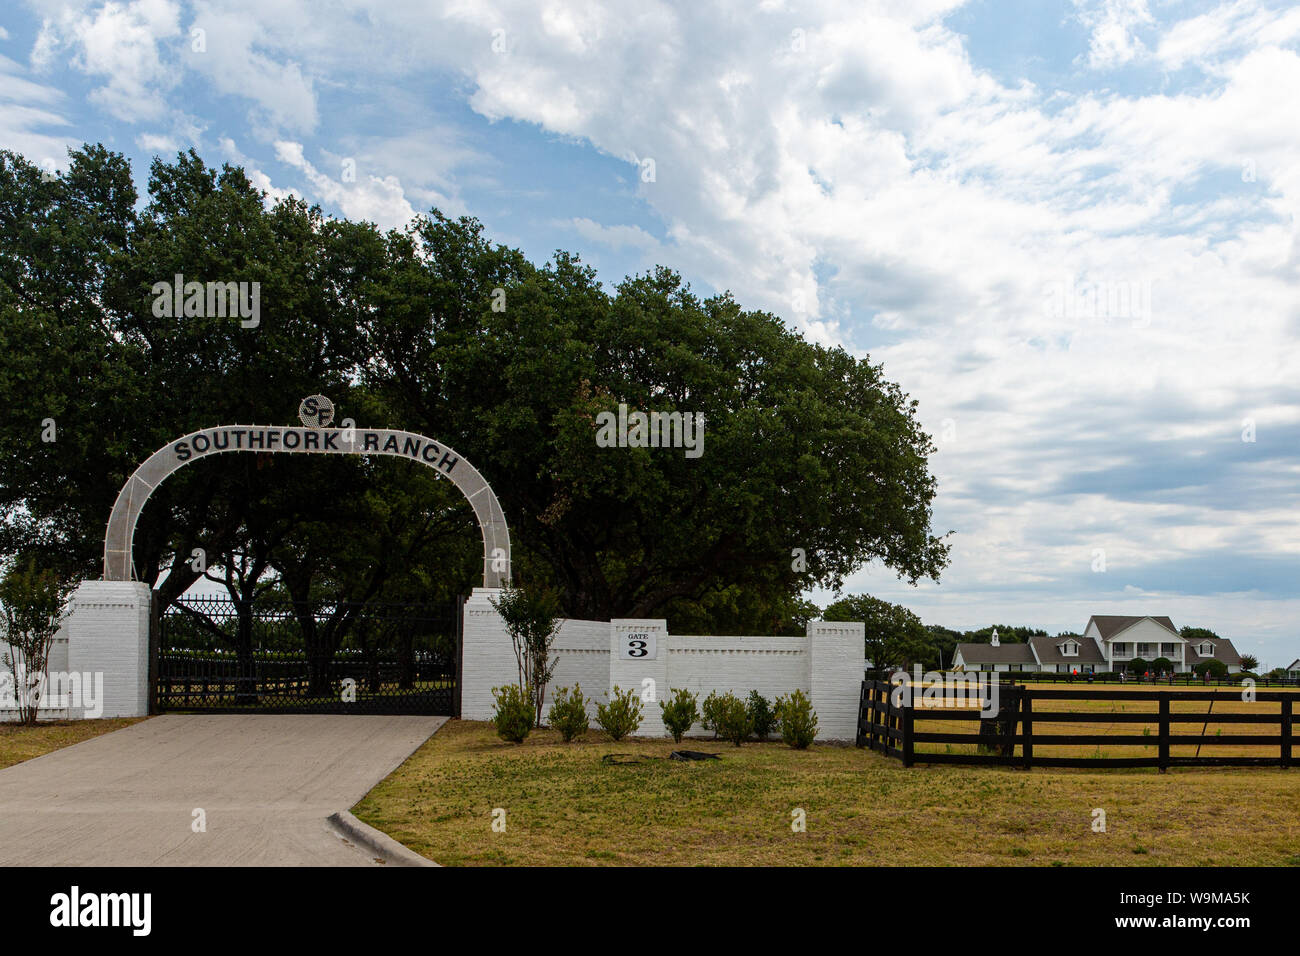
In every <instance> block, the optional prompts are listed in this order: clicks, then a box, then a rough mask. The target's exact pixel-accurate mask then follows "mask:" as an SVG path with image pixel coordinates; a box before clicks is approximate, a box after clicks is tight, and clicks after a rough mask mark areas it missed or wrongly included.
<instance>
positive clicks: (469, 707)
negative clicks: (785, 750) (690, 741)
mask: <svg viewBox="0 0 1300 956" xmlns="http://www.w3.org/2000/svg"><path fill="white" fill-rule="evenodd" d="M481 590H482V589H478V590H476V591H475V592H474V597H472V598H471V599H470V601H469V602H467V603H466V606H465V614H466V616H465V628H464V632H465V637H464V664H463V674H464V677H463V681H464V683H463V685H462V689H461V714H462V716H463V717H465V718H466V719H467V720H487V719H489V718H490V717H491V716H492V709H493V704H492V694H491V689H492V688H493V687H499V686H501V685H502V684H506V683H511V682H513V681H515V680H517V679H518V672H517V668H516V665H515V657H514V651H513V649H512V648H511V645H510V637H509V635H508V634H507V633H506V630H505V627H504V625H503V624H502V622H501V620H500V618H499V617H498V616H497V615H496V613H495V611H493V609H492V608H491V606H490V605H489V604H488V603H487V595H488V594H493V595H495V594H496V593H498V592H495V591H492V592H487V591H482V593H481V594H480V592H481ZM628 631H647V632H650V633H653V634H655V635H656V638H657V641H658V649H657V655H656V659H655V660H654V661H647V660H639V661H632V660H624V659H622V658H621V657H620V656H619V653H620V648H621V646H622V640H623V638H622V635H623V634H624V633H626V632H628ZM863 632H864V628H863V625H862V624H861V623H827V622H821V621H818V622H814V623H812V624H809V625H808V634H807V635H806V636H803V637H749V636H742V637H697V636H684V635H676V634H669V633H668V628H667V625H666V622H664V621H663V620H615V621H609V622H605V621H575V620H566V621H565V622H564V623H563V625H562V626H561V629H560V634H559V636H558V637H557V638H556V643H555V654H556V656H557V657H558V658H559V662H558V664H557V665H556V669H555V674H554V677H553V679H552V681H551V685H550V687H549V688H548V691H547V694H548V696H547V700H548V701H549V700H550V699H551V697H550V695H551V693H552V692H553V691H554V690H555V689H556V688H558V687H572V686H573V684H574V683H576V682H580V683H581V685H582V690H583V693H584V694H585V695H586V696H587V697H588V698H589V699H593V700H600V701H605V700H608V699H609V691H610V689H611V688H612V687H613V686H614V685H615V684H617V685H618V686H619V687H620V688H622V689H623V690H628V689H632V690H636V691H637V692H638V693H639V692H640V690H641V687H642V681H643V680H644V679H645V678H647V677H649V678H652V679H653V680H654V681H655V691H656V694H657V698H656V702H655V703H647V704H645V705H643V720H642V724H641V729H640V730H639V731H638V735H639V736H662V735H663V734H664V728H663V723H662V718H661V716H660V711H659V705H658V703H657V701H658V700H664V699H667V697H669V696H670V695H671V693H672V691H673V689H674V688H676V687H685V688H687V689H688V690H690V691H691V692H692V693H695V694H697V695H698V697H699V700H700V701H701V702H703V700H704V698H705V697H706V696H708V694H709V693H710V692H712V691H718V692H719V693H725V692H726V691H731V692H732V693H734V694H736V695H737V696H739V697H746V696H748V694H749V692H750V691H751V690H757V691H758V692H759V693H760V694H762V695H763V696H764V697H766V698H768V700H772V701H775V699H776V698H777V697H779V696H781V695H782V694H788V693H790V692H792V691H794V690H796V689H797V690H802V691H803V692H804V693H805V694H808V696H809V697H810V698H811V699H812V703H813V709H814V710H816V711H817V721H818V739H819V740H852V739H853V738H854V737H855V736H856V733H857V717H858V699H859V696H860V693H861V687H862V670H863V661H862V653H863ZM589 710H590V712H591V714H592V717H593V719H594V717H595V707H594V705H593V706H592V707H590V708H589ZM706 733H710V732H706V731H704V730H703V729H702V728H701V727H699V726H698V725H697V726H696V727H695V728H693V730H692V734H693V735H695V736H698V735H701V734H706Z"/></svg>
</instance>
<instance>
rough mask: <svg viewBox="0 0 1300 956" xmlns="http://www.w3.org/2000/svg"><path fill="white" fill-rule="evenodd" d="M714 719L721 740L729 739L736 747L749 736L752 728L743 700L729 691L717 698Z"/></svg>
mask: <svg viewBox="0 0 1300 956" xmlns="http://www.w3.org/2000/svg"><path fill="white" fill-rule="evenodd" d="M714 720H715V725H716V728H717V731H718V736H719V737H721V738H722V739H723V740H730V741H731V742H732V743H733V744H735V745H736V746H737V747H739V746H740V744H741V741H743V740H744V739H745V738H746V737H748V736H749V732H750V730H751V729H752V726H751V724H750V722H749V712H748V711H747V710H746V709H745V702H744V701H743V700H741V699H740V698H739V697H737V696H736V695H735V694H733V693H731V691H727V693H725V694H723V695H722V696H721V697H719V698H718V703H717V708H716V712H715V714H714Z"/></svg>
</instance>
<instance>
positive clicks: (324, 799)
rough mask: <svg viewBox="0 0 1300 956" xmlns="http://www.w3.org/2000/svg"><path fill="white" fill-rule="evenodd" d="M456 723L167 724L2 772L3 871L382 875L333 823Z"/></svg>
mask: <svg viewBox="0 0 1300 956" xmlns="http://www.w3.org/2000/svg"><path fill="white" fill-rule="evenodd" d="M445 721H446V718H445V717H385V716H373V717H372V716H367V717H360V716H358V717H351V716H346V715H320V716H315V715H312V716H308V715H288V716H279V715H271V714H248V715H242V714H238V715H237V714H230V715H225V714H223V715H215V714H214V715H202V716H190V715H181V714H169V715H164V716H161V717H154V718H152V719H150V720H146V721H143V722H142V723H139V724H135V725H133V726H131V727H127V728H125V729H123V730H118V731H114V732H113V733H111V734H105V735H103V736H102V737H96V738H94V739H92V740H87V741H84V742H82V743H79V744H75V745H73V746H71V747H67V748H65V749H63V750H58V751H55V752H54V753H51V754H46V755H45V756H43V757H37V758H36V759H34V760H28V761H26V762H25V763H20V764H16V765H14V766H12V767H9V768H7V769H4V770H0V865H3V866H24V865H26V866H40V865H55V866H81V865H95V866H152V865H166V866H228V865H238V866H365V865H375V864H376V860H375V855H374V854H373V853H368V852H366V851H365V850H364V849H363V848H362V847H360V846H358V845H356V843H355V842H352V841H347V840H345V839H344V838H343V837H342V836H341V835H340V834H339V833H338V832H337V831H336V830H335V829H334V828H333V827H332V826H331V825H330V824H329V823H328V822H327V820H326V818H327V817H329V815H330V814H332V813H334V812H336V811H339V810H347V809H349V808H350V807H351V806H352V805H353V804H355V803H356V802H357V801H358V800H360V799H361V798H362V797H363V796H365V794H366V792H367V791H369V790H370V788H371V787H373V786H374V785H375V784H376V783H378V782H379V781H380V780H382V779H383V778H384V777H385V776H387V775H388V774H389V773H390V772H392V770H393V769H394V768H395V767H397V766H398V764H400V763H401V762H402V761H403V760H405V759H406V757H407V756H409V755H410V754H411V752H412V751H414V750H415V748H417V747H418V746H419V745H420V744H421V743H423V742H424V741H425V740H426V739H428V737H429V736H430V735H431V734H432V733H433V732H434V731H436V730H437V729H438V728H439V727H441V726H442V724H443V723H444V722H445ZM196 809H201V810H203V811H204V813H205V815H206V824H207V832H206V833H196V832H194V829H193V824H194V822H195V814H194V811H195V810H196Z"/></svg>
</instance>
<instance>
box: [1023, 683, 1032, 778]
mask: <svg viewBox="0 0 1300 956" xmlns="http://www.w3.org/2000/svg"><path fill="white" fill-rule="evenodd" d="M1020 694H1021V697H1020V704H1021V707H1020V721H1021V724H1022V725H1023V726H1024V729H1025V738H1024V742H1023V743H1022V744H1021V745H1020V755H1021V757H1022V758H1023V763H1022V765H1023V766H1024V768H1025V769H1026V770H1028V769H1030V768H1031V767H1032V766H1033V765H1034V696H1033V692H1032V691H1031V690H1030V689H1029V688H1028V687H1022V688H1021V689H1020Z"/></svg>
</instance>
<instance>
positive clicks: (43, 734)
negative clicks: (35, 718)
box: [0, 717, 148, 770]
mask: <svg viewBox="0 0 1300 956" xmlns="http://www.w3.org/2000/svg"><path fill="white" fill-rule="evenodd" d="M146 719H148V718H145V717H118V718H115V719H112V720H59V721H50V722H48V723H46V722H42V723H39V724H37V725H36V726H34V727H19V726H15V725H14V724H0V770H3V769H4V768H5V767H10V766H13V765H14V764H16V763H22V761H24V760H31V759H32V758H33V757H39V756H41V755H42V754H47V753H49V752H50V751H52V750H59V749H60V748H62V747H70V746H72V745H73V744H78V743H81V741H83V740H89V739H90V738H91V737H98V736H99V735H100V734H106V733H109V732H110V731H113V730H120V729H121V728H123V727H129V726H131V725H132V724H135V723H139V722H140V721H142V720H146Z"/></svg>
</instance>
